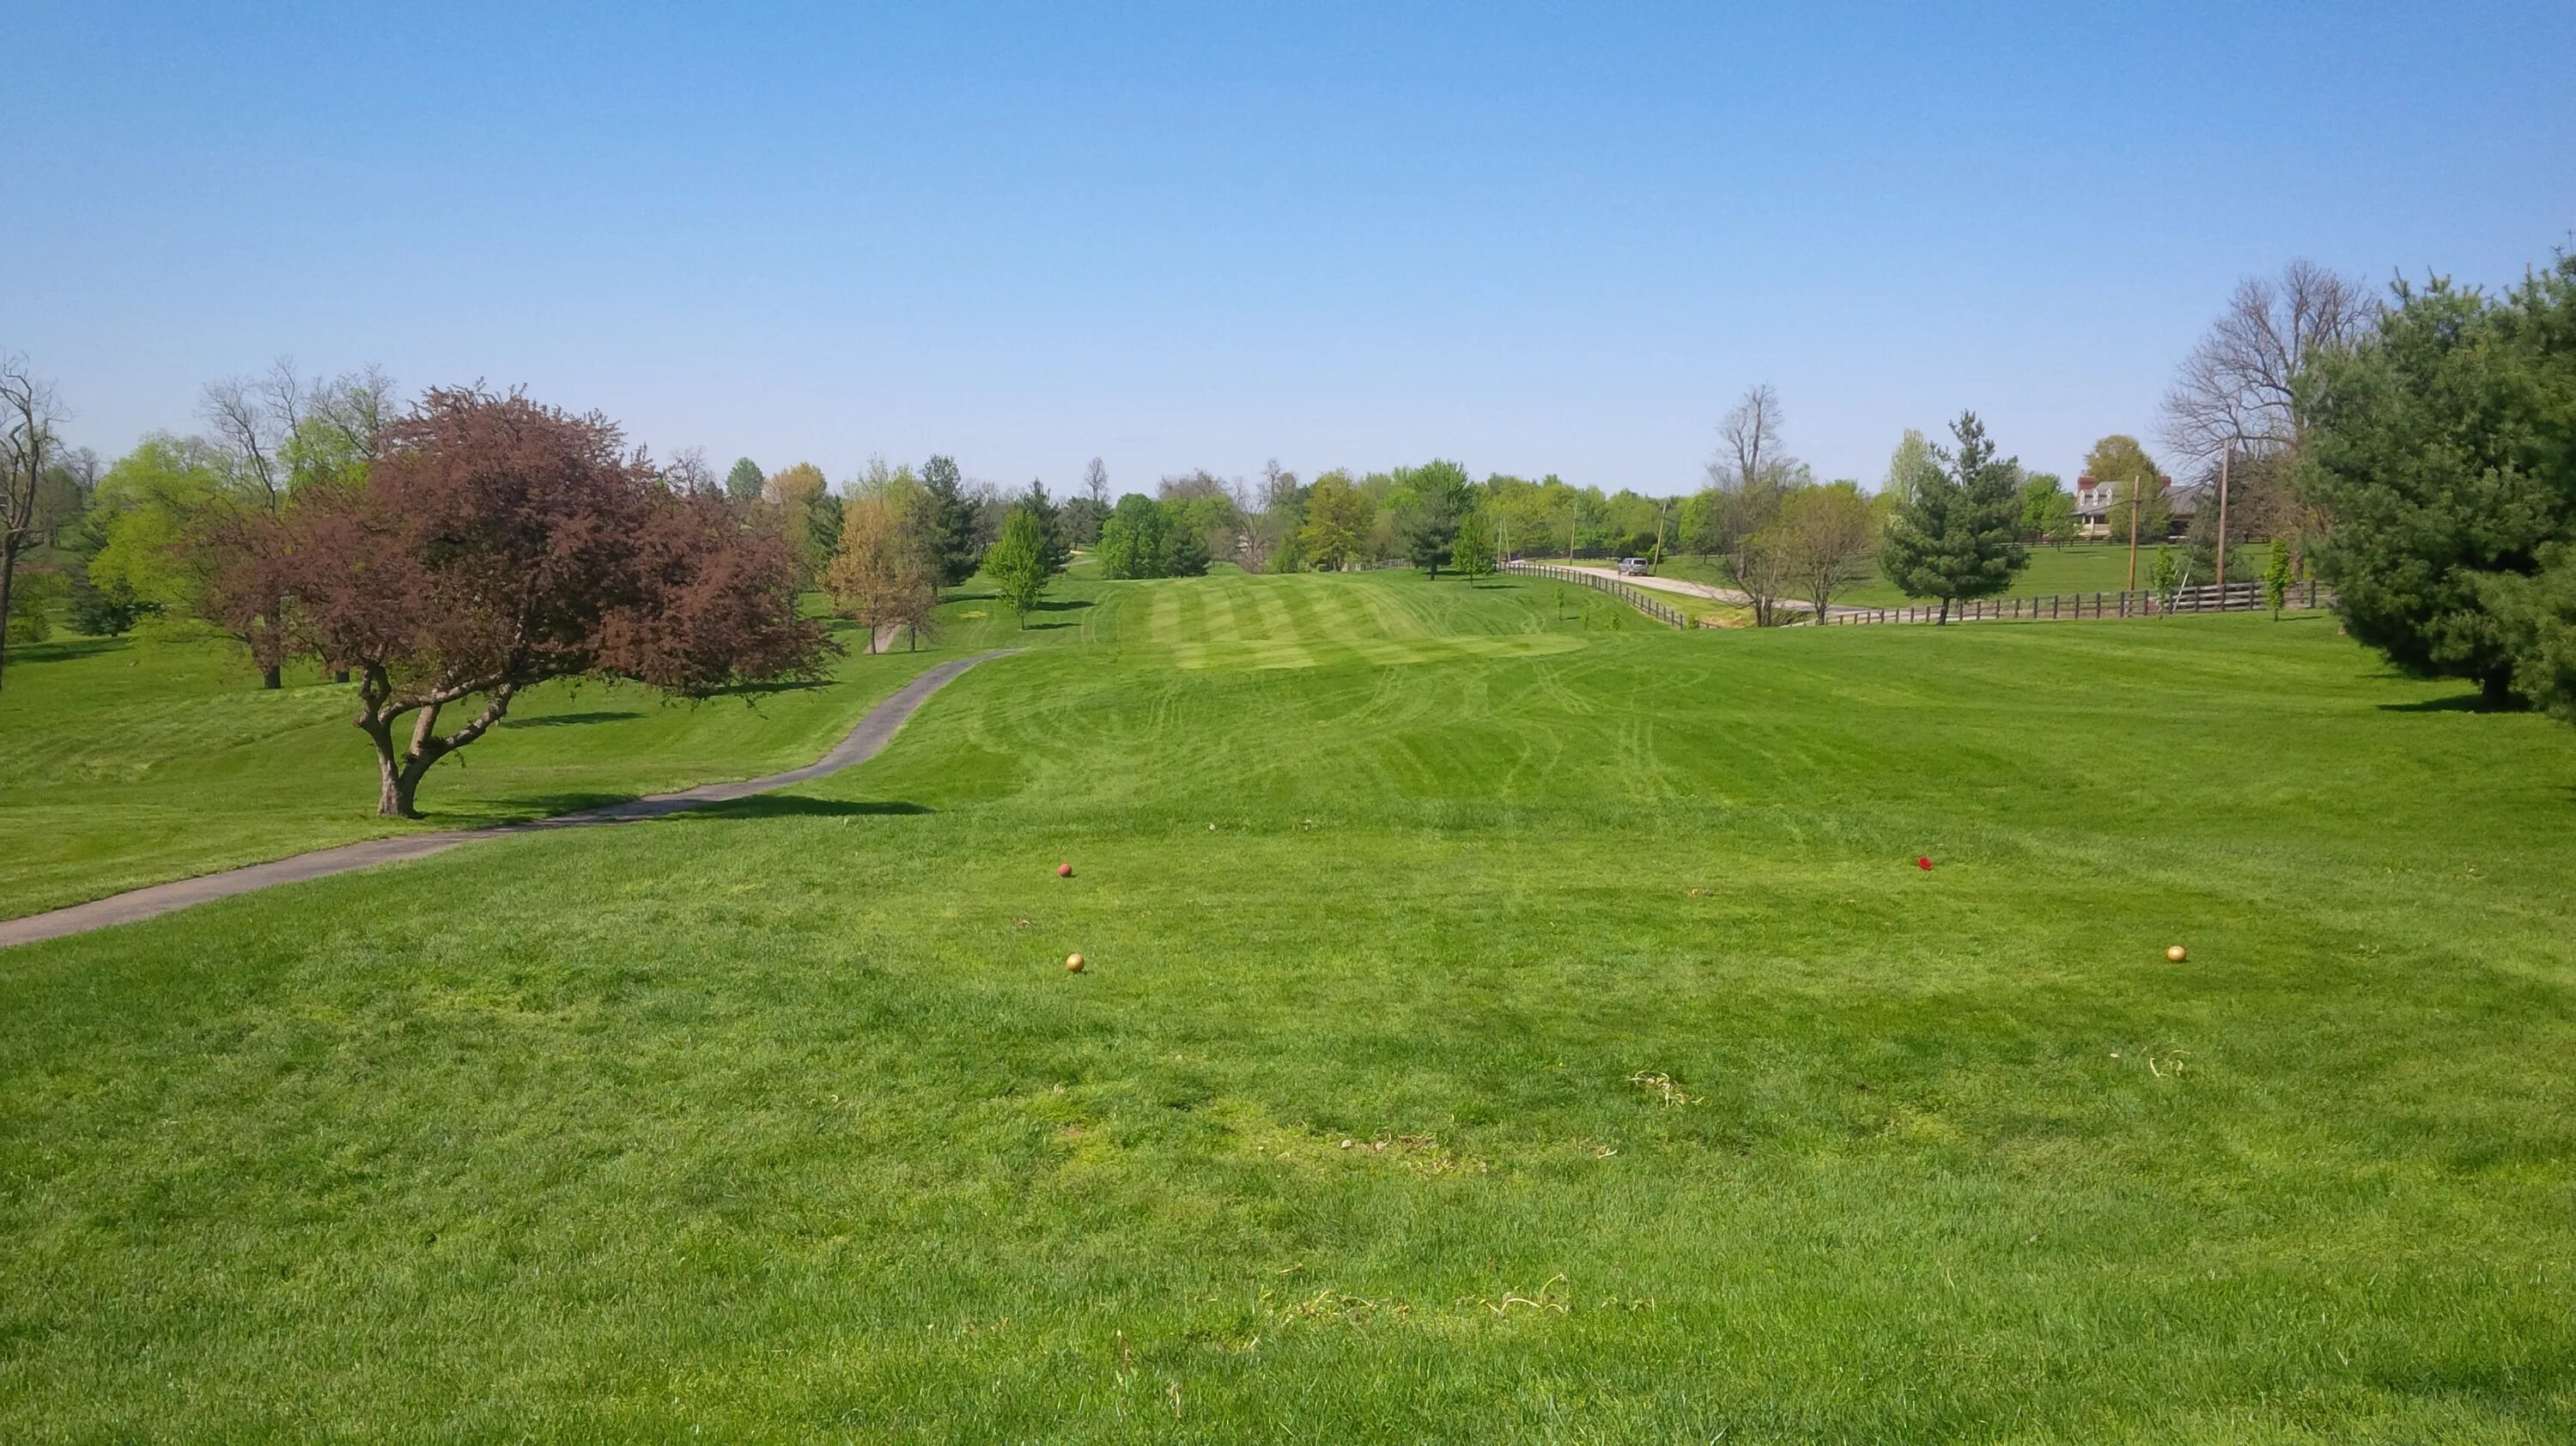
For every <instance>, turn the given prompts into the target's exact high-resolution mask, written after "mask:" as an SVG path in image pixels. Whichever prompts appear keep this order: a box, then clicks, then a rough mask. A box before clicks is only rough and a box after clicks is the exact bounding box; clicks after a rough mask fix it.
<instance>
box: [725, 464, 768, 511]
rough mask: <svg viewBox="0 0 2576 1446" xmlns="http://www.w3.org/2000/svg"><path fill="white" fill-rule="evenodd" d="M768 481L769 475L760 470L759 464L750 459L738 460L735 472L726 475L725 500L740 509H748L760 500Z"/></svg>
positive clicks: (734, 466)
mask: <svg viewBox="0 0 2576 1446" xmlns="http://www.w3.org/2000/svg"><path fill="white" fill-rule="evenodd" d="M768 481H769V474H768V473H766V472H763V471H761V470H760V464H759V463H757V462H755V461H753V460H751V459H750V458H749V457H741V458H737V459H735V461H734V464H733V470H732V471H730V472H727V473H726V474H725V499H726V500H727V501H729V502H732V503H733V504H734V505H736V506H738V507H748V506H750V505H751V504H752V503H754V502H757V501H759V500H760V489H761V488H762V487H763V486H764V485H766V484H767V483H768Z"/></svg>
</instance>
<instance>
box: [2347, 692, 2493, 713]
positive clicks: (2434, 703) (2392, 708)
mask: <svg viewBox="0 0 2576 1446" xmlns="http://www.w3.org/2000/svg"><path fill="white" fill-rule="evenodd" d="M2379 711H2380V712H2382V713H2528V712H2530V711H2531V706H2530V705H2529V704H2527V703H2525V702H2523V701H2522V700H2521V699H2519V698H2515V699H2513V700H2511V701H2509V702H2504V703H2496V702H2491V701H2489V700H2488V698H2487V695H2486V694H2484V693H2452V694H2448V695H2446V696H2443V697H2440V698H2419V699H2417V700H2416V701H2414V702H2412V703H2382V704H2380V705H2379Z"/></svg>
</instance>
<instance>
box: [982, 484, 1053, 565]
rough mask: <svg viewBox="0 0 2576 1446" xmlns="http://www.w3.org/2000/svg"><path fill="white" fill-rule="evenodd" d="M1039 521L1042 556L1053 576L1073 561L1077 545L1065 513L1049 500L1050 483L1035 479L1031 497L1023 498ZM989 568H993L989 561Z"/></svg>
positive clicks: (1031, 487) (1025, 504) (1039, 547)
mask: <svg viewBox="0 0 2576 1446" xmlns="http://www.w3.org/2000/svg"><path fill="white" fill-rule="evenodd" d="M1019 505H1020V506H1022V507H1025V508H1027V509H1028V510H1029V512H1030V513H1031V514H1032V515H1033V516H1035V517H1036V518H1037V520H1038V544H1039V546H1038V555H1039V557H1040V558H1041V559H1043V560H1044V561H1045V563H1046V568H1047V571H1048V572H1049V573H1059V572H1062V571H1064V570H1065V568H1066V567H1068V566H1070V565H1071V564H1072V562H1073V544H1072V543H1071V542H1070V541H1069V540H1068V539H1067V538H1066V536H1065V519H1064V513H1063V512H1062V511H1061V510H1060V509H1058V508H1057V507H1056V505H1055V503H1054V502H1052V501H1050V500H1049V499H1048V497H1047V490H1046V484H1045V483H1044V482H1041V481H1039V480H1038V479H1036V478H1034V477H1032V478H1030V479H1029V490H1028V495H1027V496H1025V497H1022V498H1021V499H1020V503H1019ZM986 566H987V567H990V566H991V563H990V562H989V561H988V562H987V563H986Z"/></svg>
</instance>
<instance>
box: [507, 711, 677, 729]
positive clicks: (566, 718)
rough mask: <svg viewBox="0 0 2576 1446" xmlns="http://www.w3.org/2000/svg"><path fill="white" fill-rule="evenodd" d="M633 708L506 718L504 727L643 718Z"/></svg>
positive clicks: (555, 726)
mask: <svg viewBox="0 0 2576 1446" xmlns="http://www.w3.org/2000/svg"><path fill="white" fill-rule="evenodd" d="M643 716H644V715H643V714H641V713H638V712H635V711H633V710H631V709H614V708H612V709H608V710H606V711H602V712H595V713H553V714H549V715H547V716H545V717H542V718H504V719H502V720H501V726H502V727H504V728H562V727H566V726H569V725H571V724H575V723H614V722H616V721H618V720H619V719H621V718H641V717H643Z"/></svg>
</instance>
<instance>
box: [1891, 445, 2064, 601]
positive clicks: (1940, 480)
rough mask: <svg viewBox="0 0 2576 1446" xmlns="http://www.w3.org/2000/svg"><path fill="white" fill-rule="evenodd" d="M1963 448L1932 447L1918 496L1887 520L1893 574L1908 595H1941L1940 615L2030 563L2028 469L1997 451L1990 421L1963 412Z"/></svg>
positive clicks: (1986, 593)
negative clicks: (2024, 488) (2024, 527)
mask: <svg viewBox="0 0 2576 1446" xmlns="http://www.w3.org/2000/svg"><path fill="white" fill-rule="evenodd" d="M1950 435H1951V437H1952V438H1954V439H1955V440H1956V441H1957V443H1958V447H1957V450H1956V451H1951V450H1946V449H1943V448H1939V447H1933V448H1931V449H1930V452H1931V457H1932V460H1933V464H1934V465H1933V466H1931V467H1929V468H1918V469H1912V470H1913V473H1914V479H1915V480H1914V483H1913V487H1912V493H1913V495H1912V496H1911V497H1908V498H1906V499H1904V500H1902V501H1900V502H1899V503H1898V504H1897V506H1896V511H1895V514H1894V515H1893V516H1891V517H1890V518H1889V519H1888V524H1887V540H1886V542H1885V543H1884V544H1882V547H1881V556H1882V558H1883V559H1884V561H1883V563H1882V566H1883V567H1884V569H1885V571H1886V573H1887V577H1888V580H1889V581H1891V582H1893V583H1895V584H1896V585H1897V586H1898V587H1899V588H1901V589H1903V590H1904V592H1905V594H1906V595H1907V596H1908V597H1928V598H1939V599H1940V600H1941V617H1940V621H1942V622H1945V623H1946V622H1948V621H1949V620H1950V605H1951V604H1952V603H1954V602H1957V601H1959V600H1961V599H1963V598H1978V597H1992V596H1994V595H1995V594H1996V593H1999V592H2002V591H2003V590H2004V589H2005V588H2007V587H2010V586H2011V585H2012V580H2013V574H2015V573H2017V572H2019V571H2021V569H2022V566H2023V564H2025V563H2026V562H2028V561H2029V554H2028V553H2026V552H2024V551H2023V549H2022V545H2021V542H2020V541H2019V539H2018V536H2017V534H2018V533H2019V531H2020V528H2021V496H2020V478H2021V467H2020V465H2019V464H2018V463H2017V462H2015V461H2014V460H2013V459H2011V458H2008V457H2007V458H1998V457H1997V456H1995V447H1994V443H1992V442H1990V441H1988V440H1987V439H1986V427H1985V424H1984V423H1983V422H1981V421H1979V420H1977V414H1976V413H1974V412H1962V413H1960V414H1959V420H1957V421H1955V422H1953V423H1951V424H1950Z"/></svg>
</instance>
